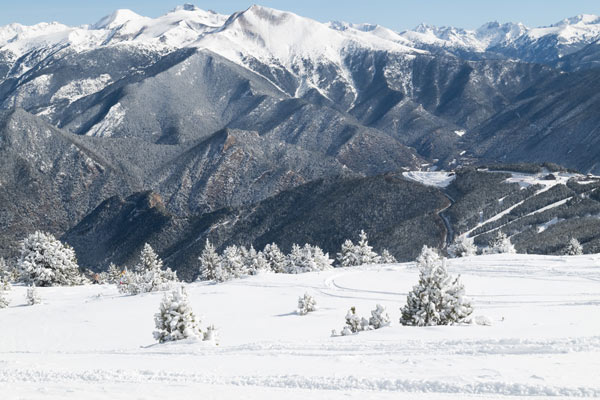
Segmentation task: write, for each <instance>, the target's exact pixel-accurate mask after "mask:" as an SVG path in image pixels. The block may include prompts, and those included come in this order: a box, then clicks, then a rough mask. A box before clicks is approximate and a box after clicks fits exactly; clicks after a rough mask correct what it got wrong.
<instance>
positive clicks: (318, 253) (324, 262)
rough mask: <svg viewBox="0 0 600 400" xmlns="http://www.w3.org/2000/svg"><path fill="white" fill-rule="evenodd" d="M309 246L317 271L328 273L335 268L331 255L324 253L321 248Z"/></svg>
mask: <svg viewBox="0 0 600 400" xmlns="http://www.w3.org/2000/svg"><path fill="white" fill-rule="evenodd" d="M307 246H309V247H310V248H311V252H312V258H313V260H314V263H315V267H316V270H317V271H327V270H329V269H332V268H333V266H332V264H333V260H332V259H331V258H329V253H323V250H321V248H320V247H319V246H310V245H307Z"/></svg>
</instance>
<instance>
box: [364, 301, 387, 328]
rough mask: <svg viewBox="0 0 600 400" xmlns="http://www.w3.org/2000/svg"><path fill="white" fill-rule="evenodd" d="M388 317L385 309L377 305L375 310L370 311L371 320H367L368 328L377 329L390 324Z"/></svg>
mask: <svg viewBox="0 0 600 400" xmlns="http://www.w3.org/2000/svg"><path fill="white" fill-rule="evenodd" d="M390 322H391V321H390V316H389V315H388V314H387V312H386V311H385V307H384V306H382V305H381V304H377V305H376V306H375V309H374V310H373V311H371V318H369V327H370V328H371V329H379V328H383V327H384V326H388V325H389V324H390Z"/></svg>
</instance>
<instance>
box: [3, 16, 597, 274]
mask: <svg viewBox="0 0 600 400" xmlns="http://www.w3.org/2000/svg"><path fill="white" fill-rule="evenodd" d="M599 38H600V18H599V17H596V16H592V15H579V16H577V17H573V18H568V19H565V20H563V21H560V22H558V23H556V24H553V25H550V26H548V27H540V28H528V27H526V26H524V25H522V24H498V23H488V24H485V25H483V26H482V27H480V28H479V29H477V30H473V31H470V30H464V29H459V28H451V27H441V28H439V27H431V26H425V25H420V26H418V27H417V28H415V29H414V30H411V31H405V32H394V31H392V30H390V29H387V28H384V27H381V26H377V25H369V24H350V23H344V22H330V23H320V22H317V21H314V20H311V19H308V18H303V17H301V16H298V15H295V14H293V13H289V12H284V11H279V10H274V9H270V8H266V7H261V6H256V5H255V6H252V7H250V8H248V9H247V10H244V11H241V12H236V13H233V14H232V15H220V14H217V13H215V12H212V11H204V10H201V9H199V8H197V7H195V6H193V5H189V4H186V5H183V6H180V7H177V8H176V9H174V10H172V11H171V12H169V13H167V14H165V15H163V16H161V17H158V18H154V19H152V18H147V17H143V16H140V15H137V14H136V13H134V12H132V11H129V10H118V11H116V12H114V13H113V14H111V15H109V16H107V17H104V18H102V19H101V20H100V21H98V22H97V23H95V24H93V25H85V26H79V27H69V26H66V25H62V24H60V23H41V24H37V25H34V26H23V25H19V24H11V25H8V26H5V27H1V28H0V110H1V111H0V140H1V142H2V147H0V153H2V161H0V199H2V204H4V205H5V206H3V209H2V210H1V211H0V212H1V215H0V224H1V226H2V234H1V235H2V239H3V240H2V245H0V252H2V255H4V256H5V257H13V256H14V255H15V254H16V249H17V242H18V240H19V239H20V238H21V237H22V236H23V235H24V234H26V233H27V232H29V231H31V230H33V229H42V230H48V231H50V232H52V233H54V234H56V235H59V236H62V235H64V238H65V240H68V241H71V242H72V244H74V246H75V248H76V250H78V253H79V254H80V258H81V259H82V260H85V265H86V266H90V267H98V268H102V267H104V266H106V265H107V263H108V262H109V259H110V255H111V254H112V255H115V257H117V259H118V261H119V262H130V260H131V257H132V254H134V253H135V251H137V250H138V248H139V243H138V242H139V241H140V240H141V239H140V240H136V241H135V245H134V244H131V245H128V246H125V245H124V243H127V241H125V240H123V235H124V232H127V229H129V228H130V227H131V226H135V224H134V223H133V222H132V221H135V220H136V218H138V217H140V216H143V215H146V214H144V213H143V212H140V213H137V212H134V215H129V214H127V213H126V212H125V211H123V210H126V209H129V210H130V211H131V212H133V210H137V209H138V208H139V209H140V210H150V209H152V210H154V211H153V213H152V215H153V217H152V219H151V220H152V221H154V222H152V224H154V223H155V222H156V221H155V219H154V218H155V217H156V218H158V220H159V221H163V222H164V221H166V222H164V223H165V225H164V226H163V225H161V224H162V223H158V222H156V224H154V225H151V226H154V227H156V229H155V230H156V232H155V231H154V230H152V229H151V230H148V232H147V234H148V235H150V234H151V233H153V232H154V233H155V234H156V235H155V237H154V239H152V240H154V241H155V243H154V244H155V246H157V247H158V248H160V249H161V250H162V251H163V253H164V255H165V256H168V257H171V259H172V260H178V261H177V262H181V263H182V265H185V268H188V269H189V268H192V267H191V265H192V264H193V262H192V261H191V260H192V257H191V256H190V255H189V254H195V252H197V251H196V250H194V252H191V253H189V254H187V253H185V251H183V250H181V249H187V248H190V246H191V245H190V243H191V242H198V241H199V240H201V239H203V238H205V237H207V235H209V233H210V232H216V233H215V240H216V241H217V242H218V243H219V245H220V246H225V245H226V244H228V243H232V242H235V239H234V238H235V237H237V238H239V239H237V240H238V241H241V240H242V239H243V240H246V241H248V242H249V243H250V242H257V244H258V243H259V242H260V243H261V244H262V243H263V241H265V240H270V241H275V242H280V243H283V244H284V247H285V246H287V245H289V244H290V243H291V242H290V240H292V239H290V238H293V240H297V241H309V242H310V241H313V242H322V243H325V244H323V245H324V246H325V247H326V249H327V250H328V251H333V249H334V247H335V246H337V245H339V242H340V240H341V239H342V234H343V235H353V234H355V233H356V232H357V231H359V230H360V229H361V228H360V226H358V225H360V224H359V221H362V223H363V224H365V225H368V224H367V223H366V222H365V221H367V218H366V216H367V215H369V216H371V217H374V216H375V215H376V214H377V213H378V211H377V208H376V207H375V206H372V207H364V209H362V210H361V212H362V213H359V214H357V215H354V217H353V222H352V223H349V222H347V221H345V220H344V218H343V216H342V215H339V216H337V217H336V218H335V221H336V222H335V223H333V222H332V224H333V225H332V226H331V227H330V228H331V229H327V230H323V232H329V233H327V234H325V233H322V234H320V235H319V234H317V233H316V232H317V231H318V230H319V229H317V228H318V223H319V219H318V218H316V216H317V215H319V211H318V210H317V209H318V208H323V207H326V205H327V204H328V203H322V201H321V200H322V199H319V198H316V197H315V196H316V195H317V194H319V195H320V196H322V197H323V198H327V199H329V200H330V201H331V202H334V203H335V200H336V199H337V200H339V199H342V198H344V197H345V196H350V195H351V196H352V197H351V198H349V199H347V202H345V203H343V204H345V205H344V206H343V207H342V206H340V207H341V208H340V209H345V210H351V209H352V208H353V207H358V208H359V209H360V205H359V204H360V202H359V201H358V200H359V199H360V200H361V201H362V202H363V204H365V203H366V204H368V203H369V201H370V200H369V199H371V200H373V201H375V199H377V198H379V199H380V200H381V201H382V202H383V203H385V204H387V206H385V207H384V209H386V210H388V211H387V213H388V214H386V215H387V216H388V217H390V218H392V216H394V217H393V218H392V219H391V220H392V221H395V224H392V225H390V226H388V227H387V228H385V229H384V228H383V225H381V230H378V228H377V227H376V226H375V225H371V233H372V236H373V237H374V243H375V244H376V245H377V246H379V245H384V244H385V245H386V246H388V247H389V248H390V250H392V251H393V252H394V253H395V254H396V255H397V256H398V257H400V258H408V257H412V256H413V255H414V254H413V253H414V251H413V250H414V246H417V247H418V243H422V242H428V243H430V244H437V245H438V246H443V244H444V239H443V238H444V236H447V233H448V232H446V231H445V230H447V229H446V228H444V227H443V226H442V225H443V224H442V225H439V224H440V220H439V216H437V213H438V212H439V211H440V209H441V208H444V207H446V206H448V204H445V202H446V201H447V198H446V195H449V194H448V193H443V192H441V191H440V190H439V189H435V190H432V189H431V188H420V189H417V187H418V186H419V184H417V183H414V182H408V183H407V182H406V181H405V180H404V179H403V178H402V177H403V175H402V174H401V172H402V171H410V170H421V169H444V170H452V169H456V170H458V169H461V168H463V169H464V168H472V167H476V166H481V165H491V164H498V163H505V164H506V163H524V162H525V163H542V162H552V163H557V164H560V165H562V166H564V167H566V168H570V169H573V170H577V171H579V172H581V173H592V174H598V173H600V164H599V163H598V160H599V159H600V143H599V139H598V138H599V136H598V135H597V134H596V131H597V129H598V126H599V125H600V117H599V116H598V113H597V110H598V107H599V106H600V104H599V102H600V98H599V96H598V93H599V90H598V87H597V86H596V85H598V82H600V79H599V78H600V70H599V69H598V67H597V63H598V61H600V47H599V46H600V44H598V39H599ZM490 179H491V178H490ZM397 181H399V182H401V183H398V182H397ZM390 182H395V183H394V184H392V183H390ZM315 185H316V186H315ZM354 185H358V187H362V188H364V192H360V193H359V192H358V191H352V188H353V186H354ZM390 185H391V186H390ZM342 188H343V190H342ZM594 188H595V187H594ZM409 192H410V193H421V194H423V196H424V197H427V201H423V202H422V207H421V208H420V209H419V210H412V211H411V207H414V205H411V204H408V200H407V201H406V202H400V203H395V202H396V201H398V200H397V199H396V200H393V199H392V198H393V197H394V194H393V193H397V195H398V196H405V195H406V196H408V197H407V199H408V198H411V199H412V197H411V196H412V195H409V194H408V193H409ZM590 195H591V192H590V193H587V194H586V196H590ZM290 196H291V197H290ZM290 198H293V199H294V200H293V201H291V200H289V199H290ZM591 198H592V199H593V198H594V197H593V196H591ZM111 199H112V200H111ZM284 199H288V201H284ZM411 201H416V200H414V199H413V200H411ZM593 201H595V200H593ZM390 202H391V203H390ZM302 203H306V204H312V205H313V206H312V207H309V208H308V209H306V210H305V213H304V214H299V215H301V217H300V216H296V217H290V216H289V214H290V212H291V210H290V207H293V208H298V205H299V204H302ZM140 204H141V205H140ZM340 204H341V203H340ZM374 204H380V203H377V202H376V201H375V203H374ZM390 204H394V205H393V206H391V205H390ZM403 204H404V205H403ZM133 205H135V206H133ZM97 207H99V208H97ZM106 207H110V208H111V210H112V211H110V212H108V211H106V210H105V208H106ZM123 207H124V208H123ZM128 207H129V208H128ZM157 207H158V208H157ZM263 207H267V208H264V209H265V210H269V212H267V211H264V212H263V213H262V214H260V213H259V214H260V215H262V217H261V219H260V220H256V221H254V223H253V224H251V225H248V226H245V225H238V226H237V227H236V228H235V229H233V228H232V229H233V230H227V229H226V230H223V229H222V228H219V229H220V230H219V229H217V230H216V231H215V229H216V228H215V226H212V225H211V223H214V224H217V222H215V221H221V222H223V220H220V219H219V218H220V217H219V218H217V217H216V216H223V215H227V216H229V217H231V218H233V217H232V216H236V218H238V219H239V218H242V217H243V218H246V217H247V216H248V215H252V213H253V212H257V211H256V210H262V209H263ZM382 207H383V206H382ZM386 207H387V208H386ZM121 208H123V210H121ZM479 208H485V205H479ZM592 208H593V207H592ZM117 209H118V210H121V211H118V212H117ZM103 210H104V211H103ZM113 212H115V213H116V214H114V215H113V214H112V213H113ZM331 212H334V210H333V209H332V210H331ZM123 213H124V214H123ZM270 214H273V215H279V216H280V218H281V220H283V221H287V222H286V224H283V225H280V226H278V227H277V228H276V226H277V224H278V223H280V222H277V221H271V222H270V223H265V222H264V221H269V218H267V217H268V215H270ZM361 215H362V216H361ZM417 216H419V217H418V218H421V219H420V220H419V221H421V222H420V223H421V224H424V225H423V226H422V230H423V231H424V232H425V231H426V232H429V234H427V235H426V234H425V233H423V234H421V233H419V234H417V235H415V238H414V240H413V239H411V240H408V241H407V239H406V236H407V235H408V234H409V233H408V232H409V229H408V228H407V227H408V226H415V225H414V222H415V221H416V220H415V219H414V218H417ZM579 216H580V215H578V217H579ZM229 217H227V218H229ZM113 218H117V220H118V221H120V222H119V224H117V220H114V219H113ZM119 218H120V219H119ZM140 218H141V217H140ZM215 218H216V219H215ZM243 218H242V219H243ZM384 219H385V218H384ZM459 219H460V218H458V219H455V220H452V219H450V222H451V223H452V224H456V225H457V226H458V225H460V221H459ZM227 220H228V221H232V220H229V219H227ZM91 221H93V224H92V222H91ZM109 221H113V222H114V224H117V225H115V226H120V227H121V228H119V229H114V228H111V224H112V222H111V223H108V222H109ZM198 221H202V222H198ZM207 221H212V222H211V223H209V222H207ZM299 221H312V222H311V223H310V224H308V223H307V224H306V226H305V227H304V228H303V229H301V230H300V231H301V232H303V233H302V234H296V233H293V231H294V229H292V227H294V226H298V224H299ZM410 221H412V222H410ZM423 221H428V222H423ZM409 222H410V224H413V225H410V224H409ZM148 223H149V222H148ZM82 224H83V225H82ZM128 224H129V225H128ZM131 224H133V225H131ZM198 224H199V225H198ZM406 224H409V225H406ZM431 224H433V225H431ZM233 225H235V224H231V226H233ZM434 225H435V226H438V228H439V229H438V228H435V229H433V228H428V227H432V226H434ZM83 226H85V227H86V229H87V230H82V229H83V228H82V227H83ZM139 226H140V227H144V226H146V224H145V223H144V224H142V223H140V225H139ZM198 226H201V227H203V228H202V230H199V228H198ZM240 226H242V227H244V229H242V228H240ZM343 226H345V228H342V227H343ZM100 227H104V229H100ZM334 228H335V229H337V230H336V232H338V233H337V234H334V235H333V239H332V238H331V234H332V232H333V230H334ZM73 229H75V231H73ZM228 229H229V228H228ZM436 229H437V230H436ZM217 231H218V232H217ZM268 231H273V232H279V233H278V234H274V233H271V234H266V233H265V232H268ZM434 231H435V233H434ZM85 232H94V234H93V235H91V234H90V236H89V237H87V238H86V236H85ZM165 232H170V234H169V235H167V234H166V233H165ZM250 232H255V233H252V234H251V233H250ZM310 232H313V233H312V234H311V233H310ZM382 232H387V234H383V233H382ZM130 234H131V235H137V236H138V237H143V235H144V230H143V229H134V230H132V231H131V233H130ZM100 236H102V237H103V238H104V239H105V240H104V241H99V243H100V242H101V243H104V244H103V246H104V247H102V248H103V252H102V254H100V253H101V252H100V251H98V250H94V249H93V246H92V245H91V243H94V241H96V242H98V240H99V237H100ZM150 236H151V235H150ZM167 236H169V238H170V239H168V240H167V239H166V238H167ZM283 236H285V238H284V237H283ZM92 237H93V239H92ZM386 237H387V238H395V240H397V241H399V242H400V241H403V240H404V243H402V244H399V243H398V244H396V245H394V243H391V242H390V241H389V240H388V241H386V239H385V238H386ZM117 238H120V239H119V240H117ZM219 238H221V239H219ZM261 238H262V239H261ZM267 238H268V239H267ZM263 239H264V240H263ZM86 240H87V242H86ZM148 240H150V239H148ZM152 240H150V241H152ZM261 240H262V241H261ZM590 240H593V237H592V236H590ZM161 241H162V242H164V241H168V242H169V245H168V246H167V245H166V244H163V245H161V244H160V242H161ZM186 243H187V244H186ZM590 243H591V242H590ZM184 244H185V246H184ZM240 244H241V243H240ZM590 246H591V244H590ZM200 248H201V247H200ZM590 248H591V247H590ZM546 250H547V251H550V250H548V249H546ZM546 250H544V251H546ZM186 254H187V255H186ZM173 263H175V261H173ZM173 266H174V267H176V268H177V267H178V266H177V265H174V264H173ZM182 268H183V267H182ZM185 275H186V276H189V277H191V276H192V274H191V273H185Z"/></svg>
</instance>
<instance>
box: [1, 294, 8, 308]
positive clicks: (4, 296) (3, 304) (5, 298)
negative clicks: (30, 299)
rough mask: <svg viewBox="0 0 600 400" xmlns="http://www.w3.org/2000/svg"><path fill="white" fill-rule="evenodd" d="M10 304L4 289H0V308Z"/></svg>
mask: <svg viewBox="0 0 600 400" xmlns="http://www.w3.org/2000/svg"><path fill="white" fill-rule="evenodd" d="M9 304H10V299H9V298H8V297H6V294H5V292H4V290H0V308H6V307H8V305H9Z"/></svg>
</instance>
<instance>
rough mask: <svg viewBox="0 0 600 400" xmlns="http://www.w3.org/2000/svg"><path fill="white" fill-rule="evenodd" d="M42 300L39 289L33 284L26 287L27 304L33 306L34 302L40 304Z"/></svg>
mask: <svg viewBox="0 0 600 400" xmlns="http://www.w3.org/2000/svg"><path fill="white" fill-rule="evenodd" d="M41 302H42V298H41V296H40V293H39V291H38V290H37V288H36V287H35V284H33V285H31V286H30V287H28V288H27V304H29V305H30V306H33V305H35V304H40V303H41Z"/></svg>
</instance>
